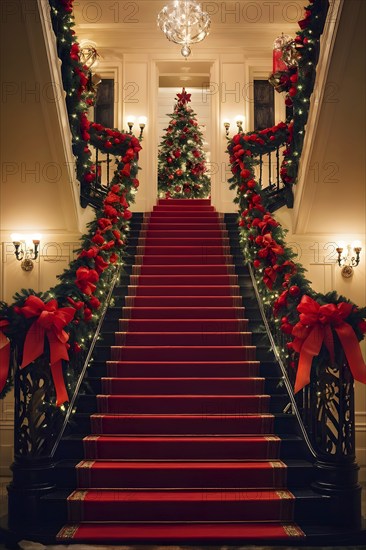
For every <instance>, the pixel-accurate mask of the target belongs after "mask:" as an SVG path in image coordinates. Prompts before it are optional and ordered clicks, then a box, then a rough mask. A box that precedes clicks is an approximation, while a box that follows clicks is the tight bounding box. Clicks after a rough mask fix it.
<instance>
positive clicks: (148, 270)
mask: <svg viewBox="0 0 366 550" xmlns="http://www.w3.org/2000/svg"><path fill="white" fill-rule="evenodd" d="M206 263H207V265H204V264H202V265H163V264H162V265H147V264H144V265H141V266H137V268H134V269H132V271H133V273H136V274H137V275H138V274H141V275H183V276H184V275H227V274H230V273H232V274H234V266H233V265H232V264H230V265H229V264H221V265H217V264H216V265H215V264H214V263H212V262H211V263H210V262H208V261H207V262H206Z"/></svg>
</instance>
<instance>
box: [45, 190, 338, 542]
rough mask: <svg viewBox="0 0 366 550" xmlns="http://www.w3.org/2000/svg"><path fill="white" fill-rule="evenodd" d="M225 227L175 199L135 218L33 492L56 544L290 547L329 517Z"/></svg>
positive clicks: (197, 204) (233, 233)
mask: <svg viewBox="0 0 366 550" xmlns="http://www.w3.org/2000/svg"><path fill="white" fill-rule="evenodd" d="M234 218H235V216H234ZM234 218H233V217H230V216H227V217H226V224H225V220H224V217H223V216H222V215H220V214H218V213H217V212H215V210H214V208H213V207H212V206H211V205H210V201H209V200H183V199H182V200H160V201H159V204H158V206H156V207H154V211H153V212H152V213H151V214H147V215H146V214H145V215H144V217H143V219H139V218H138V216H137V217H136V216H135V217H134V222H133V226H132V228H133V230H132V232H131V247H130V253H131V266H130V268H128V269H127V270H128V271H130V275H129V276H126V277H125V279H124V280H122V283H121V287H120V288H119V289H118V290H117V293H116V294H117V295H116V304H115V307H113V308H110V311H109V313H108V316H107V320H106V321H105V323H104V333H103V341H102V342H101V344H100V345H99V346H98V348H97V351H96V353H95V357H94V363H93V364H92V366H91V367H90V368H89V374H88V385H89V391H87V392H85V394H84V395H81V396H80V398H79V402H78V412H77V413H76V415H75V416H74V426H72V429H71V430H70V433H69V434H68V435H67V436H66V437H64V439H63V440H62V442H61V445H60V448H59V451H58V459H59V464H58V467H57V478H58V490H57V491H56V492H53V493H50V495H48V497H46V498H44V499H43V506H44V515H45V519H46V520H47V516H48V517H49V519H50V520H51V519H52V520H53V521H54V520H55V517H57V518H58V521H60V522H61V524H62V523H65V524H64V525H63V527H61V529H60V530H59V532H58V535H57V540H58V541H59V542H64V543H66V542H71V541H73V542H79V543H80V542H85V543H86V542H88V543H95V544H98V543H141V544H144V543H145V544H146V543H160V544H163V543H169V544H170V543H186V544H187V543H195V544H197V543H201V544H209V543H216V544H217V543H243V542H245V543H254V544H255V543H257V544H258V543H264V544H265V543H266V542H267V543H268V542H270V543H276V541H279V542H281V541H283V542H285V543H290V542H291V543H293V542H294V541H296V542H301V541H303V540H304V538H305V533H307V530H308V531H309V533H310V532H312V527H311V525H315V524H317V525H318V526H319V523H322V522H323V523H324V522H325V521H326V520H327V515H328V513H329V511H330V509H329V506H330V501H331V499H330V498H328V497H324V496H320V495H317V494H315V493H314V492H313V491H311V489H310V488H309V487H310V483H311V480H312V472H313V467H312V463H311V461H309V456H308V454H307V452H306V449H305V447H304V444H303V442H302V439H301V437H300V436H299V433H298V426H297V423H296V419H295V416H294V415H293V414H292V413H291V411H290V413H285V412H283V411H284V410H285V411H286V410H287V409H288V407H287V405H288V403H289V397H288V395H287V394H286V392H285V389H284V385H283V379H282V376H281V373H280V371H279V367H278V365H277V363H276V362H275V361H274V357H273V355H272V353H271V352H270V351H269V342H268V340H267V336H266V334H265V333H264V332H263V331H262V328H261V321H260V315H259V310H258V306H257V304H256V301H255V298H254V293H253V289H252V286H251V282H250V278H249V275H248V273H247V271H246V268H245V267H244V266H243V265H242V257H241V256H240V254H241V253H240V250H239V248H238V241H237V239H238V237H237V226H236V221H235V219H234ZM141 222H142V223H141ZM140 226H141V230H140ZM127 285H128V288H127ZM125 294H127V295H126V296H125V298H124V297H123V296H124V295H125ZM118 295H119V296H118ZM66 502H67V507H66ZM51 515H52V516H51ZM299 525H300V526H301V527H299Z"/></svg>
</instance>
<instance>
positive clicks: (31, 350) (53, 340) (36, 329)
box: [19, 296, 75, 406]
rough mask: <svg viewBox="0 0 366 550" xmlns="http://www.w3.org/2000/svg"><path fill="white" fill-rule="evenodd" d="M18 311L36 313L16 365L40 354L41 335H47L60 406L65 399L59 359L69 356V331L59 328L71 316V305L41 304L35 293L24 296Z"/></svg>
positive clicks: (72, 316) (42, 339) (66, 359)
mask: <svg viewBox="0 0 366 550" xmlns="http://www.w3.org/2000/svg"><path fill="white" fill-rule="evenodd" d="M19 313H21V314H22V315H24V317H25V318H26V319H30V318H32V317H38V318H37V319H36V320H35V321H34V323H33V324H32V325H31V327H30V329H29V330H28V332H27V335H26V337H25V342H24V349H23V361H22V364H21V365H20V368H21V369H23V368H24V367H26V366H27V365H29V364H30V363H32V362H33V361H35V359H37V357H39V356H40V355H42V353H43V350H44V339H45V336H47V339H48V342H49V345H50V365H51V373H52V378H53V382H54V384H55V389H56V405H57V406H60V405H62V404H63V403H65V401H68V400H69V398H68V395H67V391H66V388H65V382H64V379H63V373H62V359H65V361H68V360H69V354H68V352H67V345H66V344H67V341H68V339H69V335H68V334H67V332H65V331H64V330H63V328H64V327H65V326H66V325H68V324H69V323H70V322H71V321H72V319H73V318H74V315H75V309H74V308H73V307H61V308H59V307H58V304H57V301H56V300H50V301H49V302H47V303H46V304H45V303H44V302H42V300H41V299H40V298H38V297H37V296H28V298H27V299H26V301H25V305H24V306H23V307H21V308H19Z"/></svg>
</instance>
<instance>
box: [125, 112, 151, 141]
mask: <svg viewBox="0 0 366 550" xmlns="http://www.w3.org/2000/svg"><path fill="white" fill-rule="evenodd" d="M135 121H136V118H135V117H134V116H132V115H131V116H128V117H127V119H126V122H127V126H128V128H129V130H130V131H129V134H130V135H132V128H133V127H134V124H135ZM146 123H147V118H146V116H140V118H139V126H140V135H139V140H140V141H141V140H142V134H143V133H144V128H145V126H146Z"/></svg>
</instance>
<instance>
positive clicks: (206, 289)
mask: <svg viewBox="0 0 366 550" xmlns="http://www.w3.org/2000/svg"><path fill="white" fill-rule="evenodd" d="M128 294H129V296H158V297H159V298H161V299H166V297H167V296H184V297H186V296H210V297H211V301H212V300H213V299H214V300H215V301H216V298H217V297H222V296H227V297H230V296H238V295H239V286H234V285H232V286H229V285H228V286H224V285H222V286H208V283H207V285H206V286H203V285H202V286H198V287H197V286H196V287H192V286H175V285H174V286H173V285H168V286H166V287H164V286H142V285H139V286H130V287H129V289H128ZM212 297H214V298H212Z"/></svg>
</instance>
